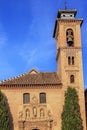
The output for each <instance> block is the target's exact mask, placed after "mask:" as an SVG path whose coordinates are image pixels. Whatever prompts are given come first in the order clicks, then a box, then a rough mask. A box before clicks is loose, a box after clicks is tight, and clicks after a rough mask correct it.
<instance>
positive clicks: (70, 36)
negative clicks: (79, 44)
mask: <svg viewBox="0 0 87 130" xmlns="http://www.w3.org/2000/svg"><path fill="white" fill-rule="evenodd" d="M66 42H67V46H74V34H73V30H72V29H67V31H66Z"/></svg>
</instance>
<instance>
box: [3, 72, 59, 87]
mask: <svg viewBox="0 0 87 130" xmlns="http://www.w3.org/2000/svg"><path fill="white" fill-rule="evenodd" d="M0 84H1V85H4V84H7V85H8V84H10V85H11V84H29V85H43V84H47V85H49V84H61V82H60V79H59V77H58V75H57V73H56V72H45V73H43V72H38V71H36V70H32V71H30V72H28V73H25V74H23V75H21V76H17V77H15V78H11V79H8V80H4V81H2V82H1V83H0Z"/></svg>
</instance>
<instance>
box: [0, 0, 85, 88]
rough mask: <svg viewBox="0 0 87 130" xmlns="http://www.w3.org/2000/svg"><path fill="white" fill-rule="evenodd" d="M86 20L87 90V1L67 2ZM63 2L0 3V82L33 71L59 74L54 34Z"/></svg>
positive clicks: (11, 0)
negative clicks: (33, 69) (58, 12)
mask: <svg viewBox="0 0 87 130" xmlns="http://www.w3.org/2000/svg"><path fill="white" fill-rule="evenodd" d="M67 8H68V9H77V11H78V12H77V16H76V17H77V18H83V19H84V23H83V25H82V28H81V33H82V46H83V49H82V50H83V69H84V85H85V88H87V78H86V77H87V60H86V57H87V0H67ZM59 9H64V0H0V80H4V79H8V78H11V77H15V76H17V75H20V74H23V73H25V72H28V71H29V70H31V69H32V68H35V69H37V70H38V71H42V72H45V71H56V70H57V65H56V60H55V59H56V41H55V39H53V31H54V25H55V19H56V16H57V11H58V10H59Z"/></svg>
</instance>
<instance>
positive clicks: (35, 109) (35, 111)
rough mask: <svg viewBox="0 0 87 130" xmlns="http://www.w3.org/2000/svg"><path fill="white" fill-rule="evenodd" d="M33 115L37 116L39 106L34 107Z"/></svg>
mask: <svg viewBox="0 0 87 130" xmlns="http://www.w3.org/2000/svg"><path fill="white" fill-rule="evenodd" d="M33 115H34V117H36V116H37V108H36V107H34V108H33Z"/></svg>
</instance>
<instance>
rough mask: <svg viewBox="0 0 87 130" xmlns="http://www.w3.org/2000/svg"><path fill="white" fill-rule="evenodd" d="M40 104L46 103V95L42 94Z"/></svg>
mask: <svg viewBox="0 0 87 130" xmlns="http://www.w3.org/2000/svg"><path fill="white" fill-rule="evenodd" d="M40 103H46V93H40Z"/></svg>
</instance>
